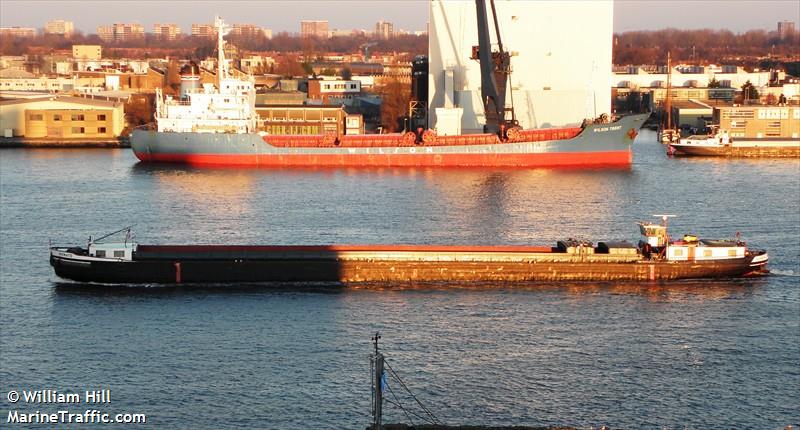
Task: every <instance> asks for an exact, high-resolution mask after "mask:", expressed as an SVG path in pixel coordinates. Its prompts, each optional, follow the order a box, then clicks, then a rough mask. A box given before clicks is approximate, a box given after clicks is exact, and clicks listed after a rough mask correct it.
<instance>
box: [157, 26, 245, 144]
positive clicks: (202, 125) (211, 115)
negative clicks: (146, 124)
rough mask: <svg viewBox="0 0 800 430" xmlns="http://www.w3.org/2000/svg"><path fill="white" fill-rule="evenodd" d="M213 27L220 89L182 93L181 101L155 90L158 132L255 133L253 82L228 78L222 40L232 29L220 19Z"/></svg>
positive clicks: (207, 86) (207, 88) (203, 89)
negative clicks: (215, 31)
mask: <svg viewBox="0 0 800 430" xmlns="http://www.w3.org/2000/svg"><path fill="white" fill-rule="evenodd" d="M214 23H215V25H216V27H217V51H218V59H217V86H216V87H215V86H214V84H211V83H206V84H203V86H202V87H200V88H193V89H189V90H186V91H182V94H181V98H174V97H172V96H169V95H167V96H165V95H164V94H163V93H162V91H161V89H160V88H158V89H156V123H157V125H158V131H159V132H194V133H254V132H256V130H257V129H256V126H257V121H256V118H257V114H256V110H255V103H256V96H255V85H254V80H253V78H252V77H248V78H246V79H240V78H235V77H232V76H230V75H229V73H228V64H227V62H226V60H225V52H224V49H223V48H224V46H225V40H224V38H223V37H224V36H225V34H226V33H227V31H228V30H229V29H230V28H229V27H228V26H226V25H225V22H224V21H223V20H222V18H220V17H216V19H215V22H214ZM198 79H199V78H198Z"/></svg>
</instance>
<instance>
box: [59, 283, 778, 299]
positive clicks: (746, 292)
mask: <svg viewBox="0 0 800 430" xmlns="http://www.w3.org/2000/svg"><path fill="white" fill-rule="evenodd" d="M768 282H769V281H768V280H767V279H766V278H741V279H705V280H682V281H668V282H563V283H537V282H520V283H497V282H470V283H458V282H456V283H448V282H421V283H358V284H349V285H342V284H337V283H313V282H302V283H237V284H194V285H191V284H183V285H168V284H148V285H143V284H91V283H80V282H70V281H58V282H54V283H53V286H54V289H53V292H54V294H55V295H57V296H63V297H70V296H76V297H93V296H94V297H106V296H107V297H132V298H140V297H172V296H175V297H180V296H206V295H217V294H222V295H239V294H244V295H271V294H291V293H309V294H348V293H354V292H357V291H363V292H370V291H375V292H387V293H391V292H395V293H399V294H400V295H392V296H391V297H392V301H397V300H401V301H402V300H403V297H404V296H403V293H404V292H409V293H410V292H427V293H430V294H438V293H449V292H455V293H459V296H458V297H459V299H458V301H459V303H467V304H468V303H470V302H474V303H475V304H480V303H482V300H483V298H482V297H485V296H487V295H488V296H494V295H496V294H497V293H501V294H512V295H513V294H524V295H531V294H533V295H536V294H542V295H543V296H542V297H549V298H552V297H554V296H561V297H565V298H566V297H569V298H570V299H571V300H579V301H581V300H586V301H587V302H588V301H591V300H593V297H594V296H597V295H619V296H632V297H643V298H646V299H647V300H648V301H650V302H694V301H696V300H722V299H738V298H744V297H748V296H750V295H752V294H753V292H754V290H757V289H760V288H764V287H766V286H767V285H768ZM54 304H56V305H57V304H58V302H55V303H54Z"/></svg>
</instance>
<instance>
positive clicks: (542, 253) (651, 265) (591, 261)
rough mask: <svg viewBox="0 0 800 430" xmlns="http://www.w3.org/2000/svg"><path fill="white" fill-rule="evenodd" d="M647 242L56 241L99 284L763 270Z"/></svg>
mask: <svg viewBox="0 0 800 430" xmlns="http://www.w3.org/2000/svg"><path fill="white" fill-rule="evenodd" d="M639 227H640V230H641V232H642V234H643V235H644V240H641V241H640V242H639V245H638V246H635V245H633V244H630V243H627V242H611V241H603V242H598V243H597V245H594V244H592V243H591V242H588V241H579V240H572V239H569V240H563V241H559V242H558V243H557V244H556V246H552V247H550V246H437V245H309V246H284V245H266V246H263V245H261V246H246V245H140V244H137V243H135V242H133V241H130V240H125V241H122V242H108V243H106V242H102V241H99V240H98V241H90V242H89V243H88V244H87V246H86V247H80V246H72V247H69V246H66V247H64V246H54V247H51V248H50V264H51V265H52V266H53V269H54V270H55V274H56V275H57V276H59V277H61V278H64V279H70V280H74V281H79V282H99V283H123V284H137V283H148V284H149V283H156V284H181V283H238V282H246V283H258V282H265V283H282V282H289V283H303V282H322V283H334V284H345V285H348V284H358V283H375V282H389V283H424V282H455V283H458V282H481V281H484V282H487V281H488V282H493V281H497V282H531V281H660V280H675V279H698V278H730V277H741V276H756V275H763V274H766V273H768V271H767V269H766V266H767V262H768V255H767V253H766V251H762V250H753V249H750V248H748V247H747V246H746V244H745V243H744V242H741V241H740V240H738V239H736V240H701V239H697V238H694V237H693V236H684V237H683V238H682V239H681V240H670V238H669V236H668V234H667V225H666V218H664V222H663V223H659V224H656V223H650V222H641V223H639Z"/></svg>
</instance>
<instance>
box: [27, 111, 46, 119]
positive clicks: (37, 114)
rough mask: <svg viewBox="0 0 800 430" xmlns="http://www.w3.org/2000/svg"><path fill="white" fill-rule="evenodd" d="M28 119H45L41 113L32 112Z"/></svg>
mask: <svg viewBox="0 0 800 430" xmlns="http://www.w3.org/2000/svg"><path fill="white" fill-rule="evenodd" d="M28 119H30V120H31V121H41V120H43V119H44V115H42V114H40V113H32V114H30V116H28Z"/></svg>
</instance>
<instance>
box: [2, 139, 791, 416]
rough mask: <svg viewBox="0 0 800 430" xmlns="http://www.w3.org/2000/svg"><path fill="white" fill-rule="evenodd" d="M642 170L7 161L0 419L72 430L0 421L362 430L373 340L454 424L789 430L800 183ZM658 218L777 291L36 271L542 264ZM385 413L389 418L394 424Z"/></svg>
mask: <svg viewBox="0 0 800 430" xmlns="http://www.w3.org/2000/svg"><path fill="white" fill-rule="evenodd" d="M634 160H635V161H634V165H633V167H632V168H631V169H629V170H627V169H625V170H610V171H609V170H597V171H583V170H548V169H534V170H524V169H519V170H488V169H484V170H480V169H468V170H465V169H447V170H440V169H370V170H367V169H338V170H330V169H316V170H315V169H308V170H237V169H191V168H180V167H178V168H175V167H151V166H142V165H139V164H137V163H136V160H135V158H134V157H133V155H132V154H131V153H130V151H129V150H65V151H61V150H3V151H2V152H0V191H2V193H1V194H0V198H1V200H0V201H1V203H2V207H1V208H2V209H0V227H2V229H1V230H2V231H1V232H0V262H2V271H0V281H1V285H0V318H2V325H0V330H2V336H1V337H0V358H1V362H0V393H1V394H2V397H0V419H2V420H3V421H5V420H6V417H7V414H8V411H9V410H13V409H19V410H28V411H35V410H40V411H42V412H55V411H57V410H61V409H64V407H63V406H57V405H36V404H33V405H30V404H29V405H25V404H23V403H19V404H17V405H12V404H10V403H9V402H8V401H6V393H7V392H8V391H9V390H12V389H14V390H21V389H48V388H49V389H57V390H59V391H62V392H74V391H83V390H87V389H99V388H101V387H102V388H110V389H111V390H112V399H113V400H112V403H111V404H110V405H101V406H100V407H99V408H98V409H101V410H103V411H104V412H111V413H119V412H135V413H146V414H147V417H148V424H149V425H150V426H151V427H153V428H176V429H180V428H277V429H294V428H335V429H342V428H346V429H360V428H364V427H366V426H367V425H368V424H369V421H370V416H369V402H370V395H369V381H368V378H369V361H368V354H369V352H370V348H371V344H370V336H372V334H373V333H374V332H375V331H380V332H381V333H382V335H383V343H384V345H385V348H386V354H387V358H388V360H389V363H390V364H391V365H392V367H393V368H394V369H395V370H396V371H397V372H398V373H399V374H400V375H401V376H402V377H403V378H404V380H405V382H406V383H407V384H408V385H409V386H410V387H411V388H412V389H413V390H414V391H415V393H416V394H417V396H418V397H419V398H420V399H421V400H422V401H423V403H425V404H426V405H427V406H428V407H429V408H430V409H431V410H432V411H433V412H434V413H435V414H436V415H437V416H438V417H439V419H441V420H442V421H444V422H446V423H449V424H492V425H514V424H516V425H523V424H525V425H573V426H580V427H589V426H599V425H604V424H605V425H609V426H612V427H626V428H642V427H644V428H707V427H711V426H715V427H726V428H727V427H738V428H775V429H779V428H784V427H786V426H787V425H789V424H792V425H794V426H798V424H800V412H798V411H800V394H799V391H798V387H800V290H799V289H798V284H800V282H799V281H800V240H799V239H800V237H799V233H800V203H798V201H799V199H798V198H797V196H798V195H800V162H798V160H767V159H762V160H722V159H668V158H667V157H666V156H665V155H664V153H663V148H662V147H661V146H660V145H659V144H657V143H656V142H655V136H654V135H653V134H652V133H649V132H643V133H642V134H641V135H640V138H639V140H638V141H637V143H636V146H635V158H634ZM665 212H666V213H674V214H677V215H679V217H678V218H675V219H673V221H672V224H671V225H672V230H673V233H674V234H682V233H684V232H692V233H697V234H699V235H701V236H702V237H731V236H733V234H735V232H737V231H740V232H742V235H743V238H744V239H745V240H746V241H748V243H750V244H753V245H757V246H759V247H764V248H767V249H768V250H769V253H770V257H771V258H770V267H771V269H772V270H773V272H774V273H776V275H775V276H770V277H768V278H766V279H752V280H726V281H703V282H680V283H674V284H658V285H651V284H566V285H564V284H543V285H538V286H528V287H526V288H524V289H512V288H510V287H509V286H507V285H491V284H490V285H486V284H484V285H480V286H472V287H471V286H467V287H460V288H458V289H456V290H452V289H449V288H448V286H447V285H436V286H429V287H426V288H403V289H398V288H389V287H390V286H380V285H378V286H373V287H374V288H369V289H352V290H346V291H339V290H325V291H306V290H298V289H295V290H281V291H271V290H267V289H264V288H227V289H225V288H211V289H199V290H198V289H185V288H178V289H175V288H159V287H150V288H144V289H142V288H115V289H108V288H87V287H85V286H80V285H75V284H69V283H65V282H63V281H60V280H58V279H57V278H56V277H55V276H54V275H53V273H52V270H51V268H50V267H49V266H48V261H47V244H48V239H52V240H53V241H54V242H57V243H66V244H70V243H82V242H83V241H84V240H85V238H86V237H87V236H88V235H89V234H95V235H97V234H100V233H104V232H109V231H113V230H115V229H117V228H120V227H122V226H124V225H127V224H133V223H136V224H137V226H136V228H135V231H136V234H137V239H138V241H139V242H140V243H245V244H248V243H276V244H298V243H307V244H321V243H442V244H527V243H532V244H548V243H552V242H554V241H555V240H557V239H562V238H564V237H566V236H571V237H575V236H581V237H587V238H595V239H608V238H618V239H628V240H637V234H638V232H637V229H636V226H635V225H634V222H635V221H637V220H641V219H650V215H651V214H653V213H665ZM391 385H392V383H391V382H390V386H391ZM395 388H396V389H399V386H398V385H396V384H395ZM397 394H398V395H399V394H400V393H399V392H397ZM400 400H401V401H402V402H403V403H404V404H406V405H410V404H411V400H410V399H408V398H406V397H401V398H400ZM386 408H387V410H386V413H387V415H388V416H387V417H386V421H389V422H401V421H404V422H408V420H407V419H406V418H405V416H404V415H402V413H401V412H400V411H399V410H398V409H397V408H395V407H393V406H391V405H389V406H387V407H386ZM68 409H75V411H76V412H83V410H84V409H87V408H86V407H84V405H80V407H74V408H73V407H70V408H68ZM415 411H417V412H418V411H419V410H418V409H417V410H415ZM412 418H414V417H413V416H412ZM415 422H418V423H419V422H420V420H416V421H415Z"/></svg>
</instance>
